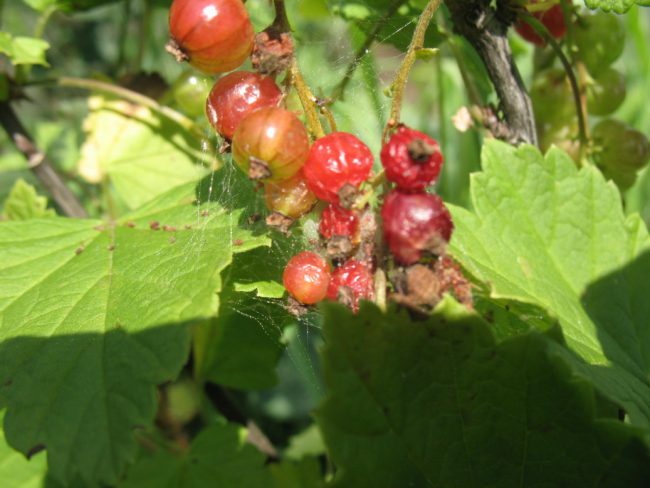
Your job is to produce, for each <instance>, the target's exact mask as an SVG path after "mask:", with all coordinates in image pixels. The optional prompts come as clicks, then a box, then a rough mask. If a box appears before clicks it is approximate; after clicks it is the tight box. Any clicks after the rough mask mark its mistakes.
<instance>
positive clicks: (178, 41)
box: [168, 0, 255, 73]
mask: <svg viewBox="0 0 650 488" xmlns="http://www.w3.org/2000/svg"><path fill="white" fill-rule="evenodd" d="M169 33H170V35H171V41H170V43H169V44H168V50H169V51H170V52H172V54H174V55H175V56H176V58H177V59H178V60H179V61H189V63H190V64H191V65H192V66H194V67H195V68H197V69H200V70H201V71H204V72H206V73H223V72H225V71H231V70H233V69H235V68H237V67H238V66H240V65H241V64H242V63H243V62H244V61H245V60H246V58H247V57H248V56H249V55H250V53H251V51H252V50H253V38H254V36H255V32H254V29H253V25H252V24H251V21H250V19H249V17H248V12H247V11H246V8H245V7H244V4H243V3H242V2H241V0H174V2H173V3H172V6H171V7H170V9H169Z"/></svg>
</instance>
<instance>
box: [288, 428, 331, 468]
mask: <svg viewBox="0 0 650 488" xmlns="http://www.w3.org/2000/svg"><path fill="white" fill-rule="evenodd" d="M322 454H325V445H324V444H323V437H322V436H321V433H320V430H318V427H317V426H316V425H315V424H312V425H310V426H309V427H308V428H306V429H305V430H303V431H302V432H300V433H298V434H296V435H294V436H293V437H291V439H290V440H289V446H288V447H287V449H286V450H285V451H284V455H285V457H286V458H287V459H292V460H295V461H297V460H300V459H303V458H305V457H307V456H320V455H322Z"/></svg>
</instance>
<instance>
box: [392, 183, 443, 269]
mask: <svg viewBox="0 0 650 488" xmlns="http://www.w3.org/2000/svg"><path fill="white" fill-rule="evenodd" d="M381 217H382V219H383V222H384V238H385V239H386V243H387V244H388V248H389V249H390V251H391V252H392V253H393V256H395V260H396V261H397V262H399V263H401V264H405V265H409V264H413V263H415V262H417V261H418V260H419V259H420V258H421V257H422V255H423V253H425V252H430V253H433V254H436V255H440V254H443V252H444V250H445V247H446V244H447V242H449V239H450V238H451V233H452V231H453V228H454V225H453V223H452V221H451V215H450V213H449V211H448V210H447V208H446V207H445V205H444V203H443V202H442V198H440V197H439V196H437V195H430V194H428V193H402V192H400V191H397V190H393V191H391V192H390V193H389V194H388V195H387V196H386V199H385V200H384V205H383V207H382V209H381Z"/></svg>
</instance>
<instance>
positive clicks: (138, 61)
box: [134, 0, 152, 71]
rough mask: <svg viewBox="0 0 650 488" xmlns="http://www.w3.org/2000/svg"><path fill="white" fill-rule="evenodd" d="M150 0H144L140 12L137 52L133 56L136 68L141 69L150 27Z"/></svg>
mask: <svg viewBox="0 0 650 488" xmlns="http://www.w3.org/2000/svg"><path fill="white" fill-rule="evenodd" d="M151 12H152V8H151V0H144V12H142V25H141V32H140V35H139V44H138V54H137V56H136V58H135V63H134V64H135V67H136V70H138V71H140V70H142V60H143V59H144V51H145V49H146V44H147V39H148V38H149V31H150V28H151Z"/></svg>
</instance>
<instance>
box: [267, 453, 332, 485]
mask: <svg viewBox="0 0 650 488" xmlns="http://www.w3.org/2000/svg"><path fill="white" fill-rule="evenodd" d="M269 468H270V470H271V475H272V476H273V481H274V485H273V486H274V487H275V488H319V487H322V486H324V485H325V482H324V481H323V477H322V475H321V468H320V463H319V461H318V459H316V458H304V459H302V460H300V461H297V462H296V461H286V460H285V461H283V462H282V463H280V464H277V463H276V464H271V465H270V466H269Z"/></svg>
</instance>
